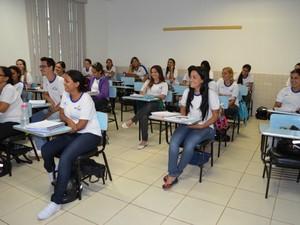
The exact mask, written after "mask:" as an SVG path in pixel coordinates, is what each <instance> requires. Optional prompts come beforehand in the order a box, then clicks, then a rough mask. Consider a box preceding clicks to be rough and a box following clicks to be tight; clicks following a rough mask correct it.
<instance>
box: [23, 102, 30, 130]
mask: <svg viewBox="0 0 300 225" xmlns="http://www.w3.org/2000/svg"><path fill="white" fill-rule="evenodd" d="M21 111H22V114H21V126H22V127H25V126H26V125H28V124H29V112H28V104H27V103H26V102H24V103H22V105H21Z"/></svg>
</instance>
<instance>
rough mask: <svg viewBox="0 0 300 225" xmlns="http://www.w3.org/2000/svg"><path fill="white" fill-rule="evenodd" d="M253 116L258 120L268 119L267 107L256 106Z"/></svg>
mask: <svg viewBox="0 0 300 225" xmlns="http://www.w3.org/2000/svg"><path fill="white" fill-rule="evenodd" d="M255 117H256V119H259V120H267V119H269V113H268V108H267V107H264V106H260V107H258V108H257V110H256V114H255Z"/></svg>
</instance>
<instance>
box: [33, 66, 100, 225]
mask: <svg viewBox="0 0 300 225" xmlns="http://www.w3.org/2000/svg"><path fill="white" fill-rule="evenodd" d="M64 80H65V81H64V85H65V92H64V94H63V97H62V100H61V104H60V119H61V120H62V121H63V122H65V123H66V124H67V125H68V126H69V127H71V128H72V130H71V132H70V133H67V134H64V135H60V136H58V137H57V138H55V139H53V140H51V141H49V142H47V143H46V144H44V145H43V147H42V156H43V159H44V167H45V169H46V171H47V172H48V173H49V178H50V182H52V181H53V172H54V169H55V162H54V157H55V156H56V155H60V159H59V164H58V174H57V180H56V185H55V188H54V194H53V195H52V197H51V202H50V204H48V206H47V207H46V208H44V209H43V210H42V211H41V212H40V213H39V214H38V219H40V220H44V219H47V218H49V217H50V216H52V215H53V214H55V213H56V212H58V211H59V210H60V209H61V204H62V199H63V196H64V193H65V191H66V188H67V185H68V181H69V179H70V176H71V170H72V164H73V162H74V160H75V159H76V158H77V157H78V156H80V155H82V154H84V153H87V152H90V151H92V150H94V149H95V148H97V145H98V144H99V143H100V141H101V128H100V126H99V123H98V120H97V114H96V109H95V105H94V103H93V100H92V98H91V97H90V95H89V94H87V93H85V91H86V89H87V88H86V87H87V81H86V78H85V77H84V76H83V75H82V74H81V72H79V71H77V70H70V71H68V72H67V73H66V74H65V77H64Z"/></svg>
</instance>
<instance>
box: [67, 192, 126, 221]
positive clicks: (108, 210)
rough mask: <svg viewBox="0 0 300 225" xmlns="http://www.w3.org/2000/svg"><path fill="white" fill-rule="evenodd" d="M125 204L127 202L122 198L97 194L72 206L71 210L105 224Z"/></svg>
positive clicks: (75, 213) (90, 219)
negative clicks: (121, 199)
mask: <svg viewBox="0 0 300 225" xmlns="http://www.w3.org/2000/svg"><path fill="white" fill-rule="evenodd" d="M125 206H126V203H124V202H122V201H120V200H117V199H114V198H111V197H107V196H105V195H102V194H96V195H93V196H92V197H91V198H89V199H87V200H86V201H84V202H82V203H81V204H79V205H78V206H76V207H74V208H72V209H71V210H70V212H71V213H72V214H74V215H78V216H80V217H83V218H85V219H88V220H89V221H91V222H94V223H97V224H103V223H105V222H106V221H108V220H109V219H110V218H111V217H112V216H114V215H115V214H116V213H118V212H119V211H120V210H121V209H122V208H124V207H125Z"/></svg>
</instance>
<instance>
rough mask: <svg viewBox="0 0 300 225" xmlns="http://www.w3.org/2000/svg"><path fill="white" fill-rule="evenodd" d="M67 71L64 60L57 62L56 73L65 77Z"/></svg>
mask: <svg viewBox="0 0 300 225" xmlns="http://www.w3.org/2000/svg"><path fill="white" fill-rule="evenodd" d="M65 72H66V64H65V62H63V61H59V62H57V63H56V64H55V68H54V73H55V74H56V75H58V76H60V77H63V76H64V75H65Z"/></svg>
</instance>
